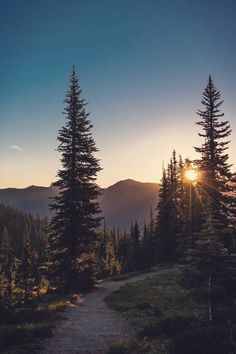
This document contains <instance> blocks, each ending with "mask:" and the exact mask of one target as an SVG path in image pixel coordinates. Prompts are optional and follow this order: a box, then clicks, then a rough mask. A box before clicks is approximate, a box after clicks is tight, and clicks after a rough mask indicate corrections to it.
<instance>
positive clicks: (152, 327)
mask: <svg viewBox="0 0 236 354" xmlns="http://www.w3.org/2000/svg"><path fill="white" fill-rule="evenodd" d="M157 335H158V325H157V323H148V324H147V325H146V326H144V327H143V328H142V329H141V330H140V331H139V332H138V336H139V337H140V338H144V337H147V338H155V337H157Z"/></svg>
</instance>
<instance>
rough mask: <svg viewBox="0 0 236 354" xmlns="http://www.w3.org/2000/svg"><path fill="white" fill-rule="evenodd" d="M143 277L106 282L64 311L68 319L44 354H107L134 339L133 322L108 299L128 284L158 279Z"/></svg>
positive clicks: (49, 340)
mask: <svg viewBox="0 0 236 354" xmlns="http://www.w3.org/2000/svg"><path fill="white" fill-rule="evenodd" d="M155 274H156V273H155V272H149V273H142V274H139V275H137V276H134V277H132V278H129V279H126V280H119V281H112V280H106V281H104V282H102V283H100V285H99V287H98V289H97V290H96V291H94V292H93V293H90V294H88V295H86V296H85V297H84V298H83V299H82V301H77V302H76V303H75V305H74V306H72V307H68V308H66V310H65V311H64V314H65V317H66V319H65V320H63V321H62V322H61V323H60V325H59V326H58V327H57V328H56V329H55V331H54V336H53V337H51V338H48V339H46V340H45V341H44V342H43V343H42V345H43V347H44V349H43V350H42V351H41V354H58V353H63V354H97V353H99V354H106V352H107V350H108V348H109V346H110V345H111V343H113V342H115V341H118V340H121V339H131V338H132V337H134V331H133V330H132V328H131V326H130V325H129V322H128V321H127V320H126V319H124V318H123V317H122V316H121V315H120V314H119V313H118V312H116V311H114V310H112V309H110V308H109V307H108V305H107V304H106V302H105V301H104V299H105V297H106V296H107V295H108V294H110V293H111V292H112V291H114V290H116V289H119V287H120V286H122V285H124V284H126V283H133V282H136V281H139V280H143V279H145V278H147V277H150V276H154V275H155Z"/></svg>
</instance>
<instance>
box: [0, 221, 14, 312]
mask: <svg viewBox="0 0 236 354" xmlns="http://www.w3.org/2000/svg"><path fill="white" fill-rule="evenodd" d="M13 268H14V256H13V249H12V247H11V244H10V237H9V233H8V229H7V227H5V228H4V230H3V234H2V242H1V247H0V302H2V305H3V306H6V307H10V306H11V305H12V297H13V272H14V269H13Z"/></svg>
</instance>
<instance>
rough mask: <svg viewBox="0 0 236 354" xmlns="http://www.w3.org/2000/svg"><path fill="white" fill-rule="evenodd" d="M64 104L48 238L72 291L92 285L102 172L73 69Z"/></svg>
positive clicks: (57, 267)
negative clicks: (98, 180)
mask: <svg viewBox="0 0 236 354" xmlns="http://www.w3.org/2000/svg"><path fill="white" fill-rule="evenodd" d="M65 103H66V108H65V111H64V113H65V115H66V123H65V126H64V127H62V129H61V130H60V131H59V136H58V141H59V146H58V149H57V150H58V152H59V153H61V163H62V167H61V169H60V170H59V171H58V180H57V181H56V182H55V183H53V185H54V186H55V187H57V188H58V190H59V194H58V196H57V197H55V198H54V203H53V204H52V205H51V208H52V210H53V211H54V216H53V217H52V220H51V226H50V230H51V237H50V239H51V248H52V263H53V265H54V275H55V276H57V278H56V279H57V280H58V281H59V284H60V285H61V287H62V288H64V289H67V290H70V289H71V290H72V289H78V288H80V289H81V288H85V287H90V286H91V284H92V281H93V280H92V278H93V269H94V267H93V265H94V258H95V243H96V237H97V235H96V228H97V227H98V226H99V223H100V217H99V205H98V202H97V198H98V196H99V193H100V189H99V187H98V185H97V184H96V175H97V173H98V172H99V171H100V169H101V168H100V166H99V161H98V159H97V158H95V156H94V153H96V152H97V148H96V146H95V142H94V139H93V137H92V135H91V128H92V127H93V126H92V124H91V121H90V119H89V114H88V113H86V110H85V106H86V103H85V101H84V100H83V99H82V98H81V89H80V86H79V81H78V77H77V75H76V72H75V68H74V67H73V71H72V75H71V82H70V88H69V91H68V93H67V95H66V98H65Z"/></svg>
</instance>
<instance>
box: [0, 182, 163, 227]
mask: <svg viewBox="0 0 236 354" xmlns="http://www.w3.org/2000/svg"><path fill="white" fill-rule="evenodd" d="M56 193H57V190H56V189H55V188H51V187H37V186H30V187H27V188H23V189H17V188H6V189H0V203H3V204H5V205H9V206H11V207H14V208H16V209H19V210H22V211H24V212H29V213H31V214H33V215H34V216H40V217H46V216H50V210H49V207H48V204H49V203H50V198H51V197H53V196H54V195H56ZM158 193H159V184H158V183H143V182H137V181H134V180H132V179H127V180H123V181H119V182H117V183H115V184H114V185H112V186H110V187H108V188H106V189H104V191H103V193H102V196H101V197H100V203H101V208H102V211H103V213H102V215H104V216H105V222H106V226H107V227H117V228H119V229H120V230H128V229H129V228H130V224H131V221H135V220H137V221H138V223H139V224H140V226H142V225H143V223H144V220H146V221H149V216H150V210H151V207H152V208H155V207H156V205H157V202H158Z"/></svg>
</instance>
